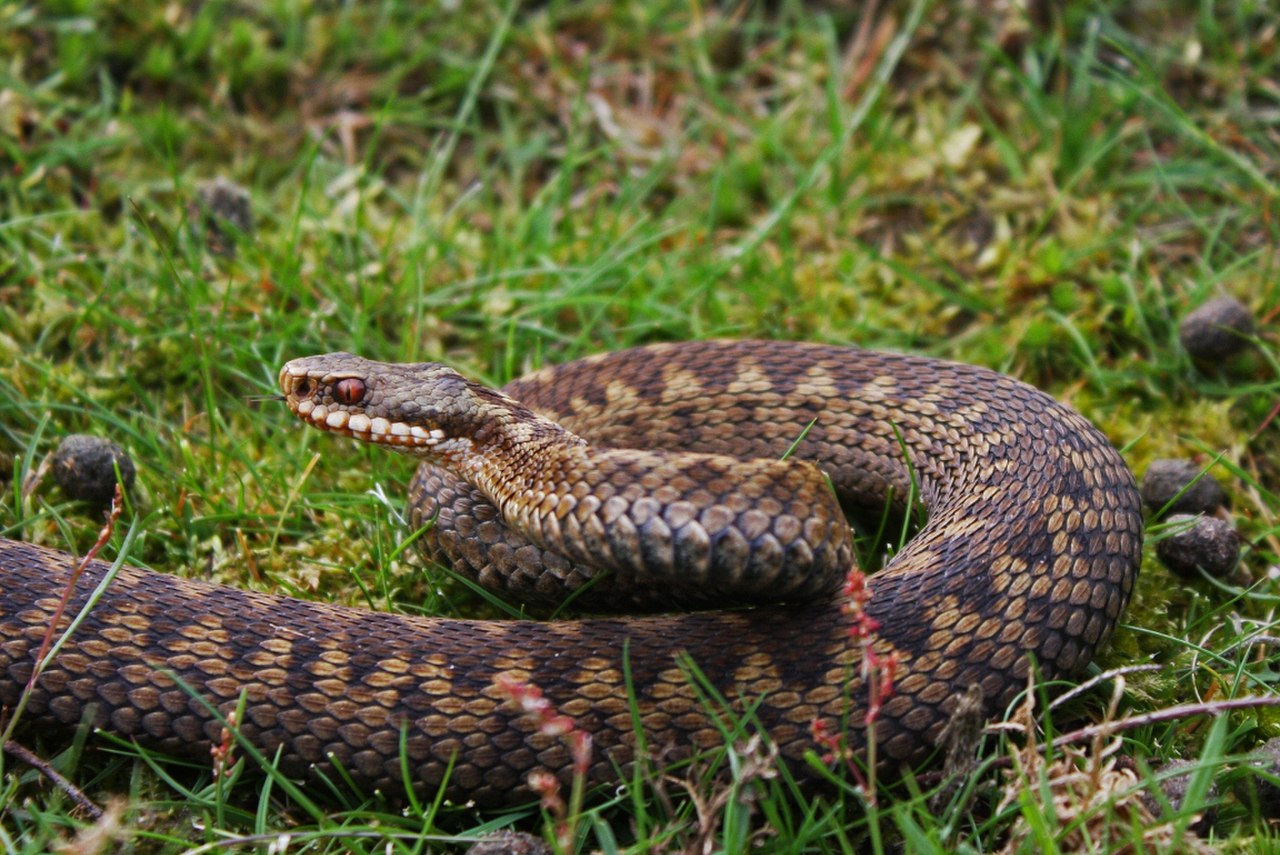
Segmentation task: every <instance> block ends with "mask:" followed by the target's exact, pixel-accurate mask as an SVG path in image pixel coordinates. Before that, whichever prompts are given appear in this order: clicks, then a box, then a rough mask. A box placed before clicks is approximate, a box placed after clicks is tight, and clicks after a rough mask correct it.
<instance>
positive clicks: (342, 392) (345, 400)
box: [333, 377, 364, 404]
mask: <svg viewBox="0 0 1280 855" xmlns="http://www.w3.org/2000/svg"><path fill="white" fill-rule="evenodd" d="M333 397H334V398H336V399H337V400H338V403H340V404H357V403H359V402H360V399H361V398H363V397H364V382H363V381H361V380H357V379H355V378H354V377H348V378H347V379H346V380H339V381H338V385H337V386H335V387H334V389H333Z"/></svg>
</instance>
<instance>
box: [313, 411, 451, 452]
mask: <svg viewBox="0 0 1280 855" xmlns="http://www.w3.org/2000/svg"><path fill="white" fill-rule="evenodd" d="M289 408H290V409H291V410H293V412H294V414H295V415H297V416H298V418H300V419H302V420H303V421H305V422H306V423H307V424H309V425H311V426H312V427H315V428H319V429H320V430H323V431H328V432H329V433H336V434H341V435H342V436H348V437H351V438H352V439H358V440H360V441H361V442H373V443H378V444H380V445H392V446H398V447H401V448H430V447H432V446H434V445H437V444H439V443H440V442H442V441H443V440H444V439H445V432H444V431H442V430H439V429H438V428H437V429H429V428H424V427H421V426H419V425H411V424H406V423H405V422H397V421H392V420H391V419H387V418H383V417H382V416H368V415H366V414H365V413H351V412H347V411H346V410H343V409H340V408H337V407H329V406H326V405H325V404H317V403H316V402H315V401H310V400H302V401H294V400H292V399H291V400H290V401H289Z"/></svg>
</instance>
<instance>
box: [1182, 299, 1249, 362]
mask: <svg viewBox="0 0 1280 855" xmlns="http://www.w3.org/2000/svg"><path fill="white" fill-rule="evenodd" d="M1253 330H1254V323H1253V315H1252V314H1250V312H1249V309H1248V308H1246V307H1245V305H1244V304H1243V303H1241V302H1240V301H1239V300H1236V299H1233V298H1231V297H1220V298H1218V299H1216V300H1210V301H1209V302H1207V303H1205V304H1204V305H1203V306H1201V307H1200V308H1198V309H1196V310H1195V311H1193V312H1192V313H1191V314H1189V315H1187V316H1186V317H1185V318H1183V319H1182V323H1181V324H1180V325H1179V327H1178V338H1179V339H1180V340H1181V341H1182V346H1183V348H1185V349H1186V351H1187V353H1189V354H1191V356H1192V358H1194V359H1199V360H1206V361H1208V360H1215V359H1226V358H1227V357H1230V356H1235V355H1236V354H1237V353H1239V352H1240V351H1242V350H1244V349H1245V348H1246V347H1248V346H1249V341H1248V338H1247V336H1249V335H1252V334H1253Z"/></svg>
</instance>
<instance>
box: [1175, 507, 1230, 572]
mask: <svg viewBox="0 0 1280 855" xmlns="http://www.w3.org/2000/svg"><path fill="white" fill-rule="evenodd" d="M1169 525H1170V526H1171V527H1172V528H1173V529H1174V530H1175V532H1176V533H1175V534H1172V535H1170V536H1169V537H1166V538H1165V539H1164V540H1161V541H1160V542H1159V543H1157V544H1156V556H1157V557H1158V558H1159V559H1160V560H1161V561H1162V562H1164V565H1165V566H1166V567H1168V568H1169V569H1170V570H1172V571H1173V572H1175V573H1177V574H1178V575H1179V576H1184V577H1186V578H1195V577H1196V576H1198V571H1199V570H1203V571H1204V572H1206V573H1208V574H1209V575H1210V576H1213V577H1215V578H1218V579H1221V578H1223V577H1224V576H1226V575H1227V574H1228V573H1230V572H1231V571H1232V570H1233V569H1235V566H1236V562H1237V561H1239V560H1240V533H1239V532H1238V531H1236V529H1235V526H1233V525H1232V524H1231V523H1229V522H1227V521H1226V520H1220V519H1218V518H1217V517H1196V516H1192V515H1191V514H1174V515H1173V516H1171V517H1169Z"/></svg>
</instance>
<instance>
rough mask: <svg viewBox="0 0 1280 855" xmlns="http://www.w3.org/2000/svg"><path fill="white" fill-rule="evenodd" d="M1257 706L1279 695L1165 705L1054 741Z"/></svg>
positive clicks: (1275, 702) (1277, 702) (1274, 702)
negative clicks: (1162, 707) (1161, 707)
mask: <svg viewBox="0 0 1280 855" xmlns="http://www.w3.org/2000/svg"><path fill="white" fill-rule="evenodd" d="M1257 707H1280V698H1232V699H1230V700H1226V701H1207V702H1205V703H1200V704H1182V705H1181V706H1176V707H1165V708H1164V709H1162V710H1155V711H1154V712H1149V713H1143V714H1142V715H1135V716H1130V717H1128V718H1122V719H1120V720H1119V721H1103V722H1099V723H1098V724H1090V725H1086V726H1085V727H1082V728H1080V729H1079V730H1073V731H1071V732H1070V733H1064V734H1062V735H1061V736H1059V737H1057V738H1056V739H1054V740H1053V747H1054V748H1061V747H1063V746H1064V745H1069V744H1071V743H1072V742H1083V741H1085V740H1087V739H1094V738H1095V737H1098V736H1112V735H1114V734H1117V733H1124V732H1125V731H1127V730H1134V729H1136V728H1139V727H1145V726H1146V725H1148V724H1159V723H1161V722H1165V721H1177V720H1178V719H1182V718H1191V717H1192V716H1197V715H1219V714H1221V713H1225V712H1231V711H1232V710H1247V709H1255V708H1257Z"/></svg>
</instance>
